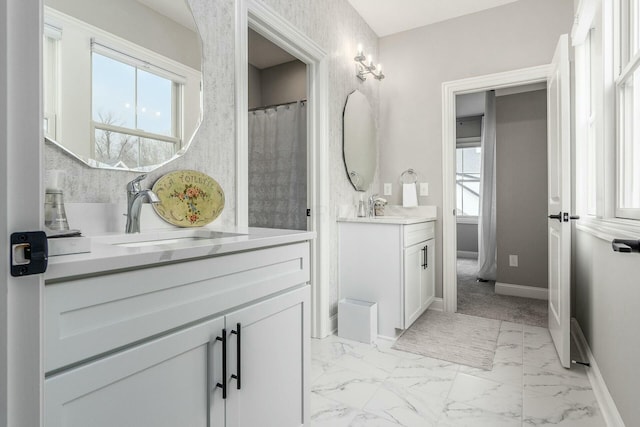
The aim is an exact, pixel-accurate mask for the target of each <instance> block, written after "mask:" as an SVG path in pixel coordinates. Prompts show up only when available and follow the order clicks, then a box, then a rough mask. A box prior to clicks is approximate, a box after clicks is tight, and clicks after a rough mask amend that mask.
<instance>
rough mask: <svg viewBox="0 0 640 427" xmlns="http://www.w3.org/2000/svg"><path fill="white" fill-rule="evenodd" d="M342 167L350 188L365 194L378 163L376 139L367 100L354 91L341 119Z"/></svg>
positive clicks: (349, 97)
mask: <svg viewBox="0 0 640 427" xmlns="http://www.w3.org/2000/svg"><path fill="white" fill-rule="evenodd" d="M342 126H343V153H344V165H345V167H346V168H347V175H348V176H349V180H350V181H351V184H353V187H354V188H355V189H356V190H357V191H367V189H368V188H369V186H370V185H371V182H372V181H373V176H374V174H375V172H376V166H377V163H378V137H377V133H376V126H375V122H374V119H373V113H372V111H371V106H370V105H369V101H368V100H367V97H366V96H364V95H363V94H362V92H360V91H358V90H355V91H353V92H351V94H349V96H348V97H347V103H346V104H345V106H344V114H343V116H342Z"/></svg>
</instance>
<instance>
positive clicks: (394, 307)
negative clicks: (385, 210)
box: [338, 214, 435, 339]
mask: <svg viewBox="0 0 640 427" xmlns="http://www.w3.org/2000/svg"><path fill="white" fill-rule="evenodd" d="M338 229H339V239H340V240H339V252H340V253H339V258H340V262H339V266H340V271H339V280H340V298H346V299H354V300H360V301H367V302H375V303H377V304H378V335H379V336H381V337H384V338H390V339H393V338H395V337H397V336H398V335H399V333H400V332H401V331H402V330H404V329H407V328H408V327H409V326H411V324H412V323H413V322H415V320H416V319H417V318H418V317H420V315H421V314H422V313H424V311H425V310H426V309H427V308H429V306H430V305H431V303H432V302H433V301H434V299H435V214H434V215H433V216H420V217H406V216H381V217H373V218H368V217H366V218H357V217H352V218H340V219H339V220H338Z"/></svg>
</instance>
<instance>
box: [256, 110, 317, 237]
mask: <svg viewBox="0 0 640 427" xmlns="http://www.w3.org/2000/svg"><path fill="white" fill-rule="evenodd" d="M249 226H251V227H266V228H287V229H293V230H306V229H307V107H306V102H297V103H292V104H284V105H279V106H277V107H270V108H266V109H258V110H255V111H250V112H249Z"/></svg>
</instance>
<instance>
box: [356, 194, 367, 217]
mask: <svg viewBox="0 0 640 427" xmlns="http://www.w3.org/2000/svg"><path fill="white" fill-rule="evenodd" d="M365 216H367V208H366V207H365V203H364V193H363V192H360V200H359V201H358V217H360V218H364V217H365Z"/></svg>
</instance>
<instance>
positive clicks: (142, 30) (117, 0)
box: [44, 0, 201, 70]
mask: <svg viewBox="0 0 640 427" xmlns="http://www.w3.org/2000/svg"><path fill="white" fill-rule="evenodd" d="M44 4H45V5H46V6H50V7H52V8H54V9H56V10H59V11H60V12H63V13H66V14H67V15H71V16H73V17H76V18H78V19H80V20H81V21H84V22H87V23H89V24H91V25H93V26H96V27H98V28H101V29H103V30H105V31H108V32H110V33H112V34H115V35H117V36H119V37H122V38H123V39H126V40H130V41H131V42H133V43H135V44H137V45H139V46H144V47H146V48H147V49H151V50H153V51H154V52H157V53H159V54H161V55H164V56H166V57H168V58H171V59H173V60H175V61H178V62H181V63H183V64H186V65H188V66H190V67H191V68H195V69H196V70H200V68H201V63H200V62H201V58H200V38H199V37H198V35H197V34H196V33H194V32H193V31H192V30H191V29H189V28H186V27H184V26H182V25H180V24H178V23H177V22H175V21H174V20H172V19H169V18H167V17H166V16H164V15H162V14H159V13H158V12H156V11H154V10H152V9H150V8H148V7H146V6H145V5H143V4H142V3H139V2H137V1H130V0H109V1H102V0H91V1H87V0H45V2H44ZM185 7H186V6H185Z"/></svg>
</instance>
